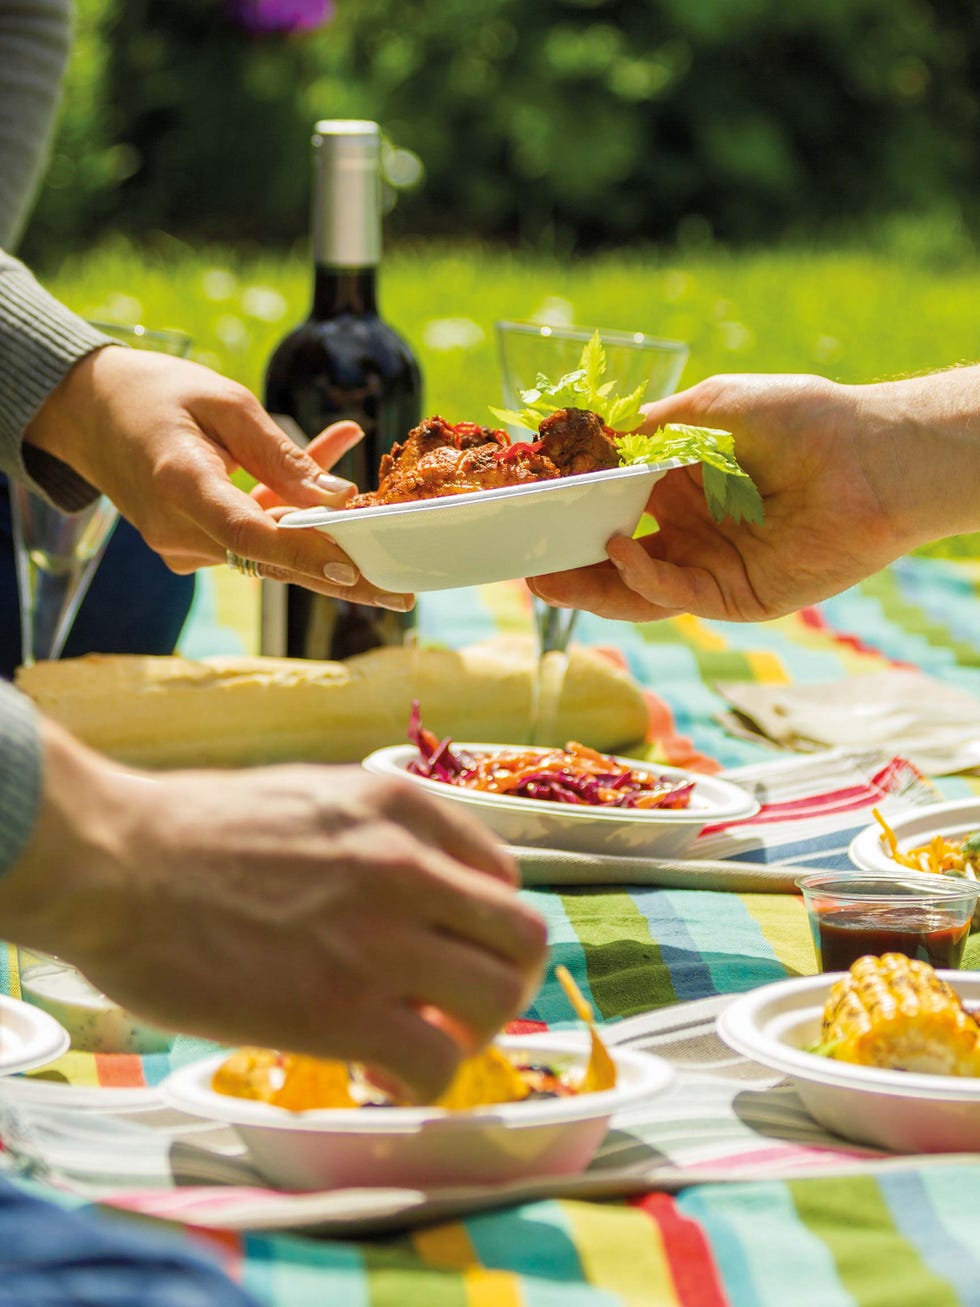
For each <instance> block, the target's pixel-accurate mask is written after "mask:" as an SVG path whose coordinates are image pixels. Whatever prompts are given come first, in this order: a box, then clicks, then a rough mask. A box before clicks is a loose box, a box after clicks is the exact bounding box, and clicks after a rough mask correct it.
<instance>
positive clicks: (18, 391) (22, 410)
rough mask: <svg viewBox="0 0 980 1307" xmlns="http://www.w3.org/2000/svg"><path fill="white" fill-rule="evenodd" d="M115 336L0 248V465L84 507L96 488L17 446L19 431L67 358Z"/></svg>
mask: <svg viewBox="0 0 980 1307" xmlns="http://www.w3.org/2000/svg"><path fill="white" fill-rule="evenodd" d="M113 343H114V342H113V341H112V340H111V339H110V337H108V336H106V335H103V333H102V332H101V331H96V330H95V329H94V327H90V326H89V325H88V323H87V322H86V321H85V320H84V319H83V318H79V317H78V316H76V314H74V313H72V312H71V311H70V310H69V309H67V308H65V306H64V305H63V304H61V303H60V302H59V301H58V300H56V299H55V298H54V296H53V295H49V294H48V292H47V291H46V290H44V289H43V288H42V287H41V286H40V285H39V284H38V282H37V281H36V280H35V279H34V277H33V276H31V274H30V272H29V271H28V270H27V268H25V267H24V265H23V264H22V263H20V262H19V261H18V260H17V259H15V258H12V257H11V256H10V255H9V254H4V253H3V251H2V250H0V471H3V472H6V473H7V474H8V475H9V476H12V477H14V478H15V479H17V480H27V481H28V482H30V483H31V484H32V486H33V488H34V489H35V490H38V491H40V492H41V493H42V494H44V495H47V496H48V497H49V498H50V499H52V500H53V501H54V502H55V503H56V504H57V505H58V506H59V508H64V509H68V510H74V509H79V508H84V507H85V505H86V504H88V503H91V501H92V500H93V499H94V498H95V496H96V493H97V492H96V490H95V489H94V487H93V486H91V485H89V483H88V482H87V481H85V480H83V479H82V478H81V477H80V476H78V474H77V473H75V472H73V471H72V469H71V468H70V467H69V466H68V465H67V463H63V462H62V461H61V460H60V459H58V458H53V457H52V456H51V455H50V454H44V453H43V452H42V451H40V450H37V449H35V448H33V447H32V446H25V447H23V448H22V446H21V437H22V435H23V432H24V428H25V427H26V426H27V424H28V423H29V422H30V420H31V418H32V417H33V416H34V414H35V413H36V412H37V410H38V409H39V408H40V407H41V405H42V404H43V402H44V401H45V399H47V397H48V395H49V394H50V393H51V391H52V390H54V388H55V386H57V384H58V382H59V381H61V379H62V378H63V377H64V376H65V374H66V373H67V372H68V370H69V369H70V368H71V367H72V365H73V364H75V363H77V362H78V360H79V359H80V358H83V357H84V356H85V355H86V354H89V353H91V351H92V350H93V349H98V348H99V347H100V346H102V345H111V344H113ZM25 460H26V461H25Z"/></svg>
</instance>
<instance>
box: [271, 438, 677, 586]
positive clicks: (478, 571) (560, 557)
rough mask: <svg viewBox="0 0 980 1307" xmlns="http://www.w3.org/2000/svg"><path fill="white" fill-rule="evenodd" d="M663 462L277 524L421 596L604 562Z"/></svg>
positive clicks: (322, 512)
mask: <svg viewBox="0 0 980 1307" xmlns="http://www.w3.org/2000/svg"><path fill="white" fill-rule="evenodd" d="M689 461H690V460H683V459H670V460H668V461H665V462H663V463H643V464H638V465H634V466H630V467H618V468H612V469H610V470H608V471H605V472H587V473H583V474H582V475H580V476H567V477H561V478H559V479H557V480H554V481H535V482H531V483H529V484H527V485H519V486H504V487H502V488H501V489H499V490H479V491H473V492H471V493H468V494H463V495H446V496H443V497H442V498H439V499H424V500H418V501H414V502H412V503H407V504H383V505H381V506H380V507H377V508H351V509H329V508H304V509H299V510H297V511H296V512H293V513H287V514H285V516H283V517H282V518H281V519H280V520H279V525H280V526H281V527H285V528H288V529H291V528H297V527H307V528H308V527H313V528H315V529H316V530H318V531H322V532H323V533H324V534H325V535H328V536H330V537H331V539H333V540H335V541H336V542H337V544H338V545H340V547H341V549H343V550H344V552H345V553H346V554H347V555H348V556H349V557H350V558H351V559H352V560H353V561H354V562H355V563H356V564H357V566H358V567H359V568H360V570H361V572H362V573H363V574H364V576H366V577H367V579H368V580H369V581H371V582H372V583H373V584H374V585H376V586H378V587H379V588H380V589H383V590H390V591H395V592H410V593H418V592H420V591H424V590H451V589H455V588H457V587H459V586H471V585H486V584H489V583H490V582H492V581H509V580H513V579H514V578H516V577H526V576H540V575H542V574H543V573H546V572H561V571H566V570H567V569H569V568H573V567H585V566H586V565H587V564H589V563H599V562H602V561H604V560H605V558H606V557H607V555H606V541H607V540H608V539H609V538H610V536H613V535H617V534H622V535H632V534H633V531H634V530H635V529H636V526H637V523H638V522H639V520H640V518H641V516H642V515H643V510H644V508H645V507H646V503H647V500H648V499H649V497H650V491H651V490H652V489H653V487H654V485H655V484H656V483H657V482H658V481H659V480H660V478H661V477H662V476H663V475H664V474H665V473H666V472H667V471H669V470H670V469H671V468H673V467H682V466H684V464H685V462H689Z"/></svg>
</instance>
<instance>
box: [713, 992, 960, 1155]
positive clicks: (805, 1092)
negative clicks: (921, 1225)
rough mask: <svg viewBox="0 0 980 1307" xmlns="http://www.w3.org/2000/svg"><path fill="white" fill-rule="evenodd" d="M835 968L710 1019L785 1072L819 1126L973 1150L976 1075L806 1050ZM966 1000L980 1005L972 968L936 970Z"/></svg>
mask: <svg viewBox="0 0 980 1307" xmlns="http://www.w3.org/2000/svg"><path fill="white" fill-rule="evenodd" d="M841 974H842V973H840V972H829V973H827V974H824V975H820V976H807V977H803V978H802V979H795V980H780V981H777V982H776V983H775V984H773V985H763V986H761V987H760V988H759V989H754V990H750V991H749V993H747V994H743V995H742V996H741V997H740V998H738V999H736V1000H735V1002H734V1003H732V1004H731V1006H730V1007H728V1008H726V1009H725V1011H724V1012H723V1013H722V1014H721V1016H720V1017H719V1018H718V1034H719V1035H720V1036H721V1038H722V1039H723V1040H724V1041H725V1043H726V1044H728V1046H729V1047H730V1048H733V1049H734V1050H735V1052H737V1053H741V1054H742V1055H743V1056H744V1057H748V1058H751V1059H752V1061H754V1062H761V1063H762V1065H763V1066H767V1067H772V1068H773V1070H775V1071H781V1072H782V1073H783V1074H784V1075H786V1076H789V1077H790V1079H791V1080H792V1081H793V1083H794V1085H795V1086H796V1090H797V1092H798V1093H799V1095H800V1098H801V1099H802V1101H803V1105H804V1106H805V1107H806V1109H807V1111H808V1112H809V1113H810V1115H811V1116H813V1117H814V1118H815V1119H816V1120H817V1121H819V1122H820V1124H821V1125H823V1126H825V1127H826V1129H828V1130H831V1131H833V1132H834V1133H835V1134H839V1135H843V1136H844V1137H845V1138H847V1139H853V1140H856V1141H857V1142H858V1143H863V1144H872V1145H874V1146H875V1147H878V1148H886V1149H890V1150H893V1151H895V1152H902V1153H958V1152H975V1151H977V1150H980V1079H978V1078H976V1077H974V1076H934V1075H917V1074H913V1073H910V1072H907V1071H885V1070H881V1069H879V1068H877V1067H865V1066H856V1065H852V1064H850V1063H848V1062H836V1061H834V1060H833V1058H828V1057H821V1056H819V1055H818V1054H816V1053H808V1052H806V1051H805V1050H806V1048H807V1046H809V1045H811V1044H814V1043H816V1042H817V1041H818V1039H819V1035H820V1021H821V1016H822V1014H823V1007H824V1003H825V1002H826V1000H827V995H828V993H829V992H830V987H831V985H832V984H833V983H834V981H835V980H838V979H839V978H840V976H841ZM937 974H938V975H939V976H941V977H942V979H943V980H945V981H946V982H947V983H948V984H949V985H951V986H952V987H953V989H955V990H956V992H957V993H958V994H959V995H960V997H961V998H962V999H963V1001H964V1002H965V1003H966V1005H967V1006H968V1007H971V1008H975V1007H976V1006H977V1005H980V975H976V974H971V973H970V972H965V971H939V972H937Z"/></svg>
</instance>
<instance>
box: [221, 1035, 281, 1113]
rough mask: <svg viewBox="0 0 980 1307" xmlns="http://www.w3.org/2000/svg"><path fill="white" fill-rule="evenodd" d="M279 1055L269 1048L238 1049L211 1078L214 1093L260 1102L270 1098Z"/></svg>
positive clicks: (273, 1089)
mask: <svg viewBox="0 0 980 1307" xmlns="http://www.w3.org/2000/svg"><path fill="white" fill-rule="evenodd" d="M278 1066H279V1054H278V1053H277V1052H276V1051H275V1050H274V1049H271V1048H239V1049H237V1050H236V1051H235V1052H234V1053H232V1054H230V1056H228V1057H226V1058H225V1060H224V1061H223V1062H222V1063H221V1065H220V1066H219V1067H218V1069H217V1071H215V1073H214V1075H213V1076H212V1077H211V1088H212V1089H213V1090H214V1092H215V1093H216V1094H227V1095H228V1096H229V1097H230V1098H252V1099H255V1100H256V1101H257V1102H260V1103H268V1102H270V1101H271V1098H272V1095H273V1094H274V1093H275V1088H274V1085H275V1084H276V1082H277V1079H276V1077H274V1076H273V1075H272V1072H273V1070H274V1069H276V1068H277V1067H278Z"/></svg>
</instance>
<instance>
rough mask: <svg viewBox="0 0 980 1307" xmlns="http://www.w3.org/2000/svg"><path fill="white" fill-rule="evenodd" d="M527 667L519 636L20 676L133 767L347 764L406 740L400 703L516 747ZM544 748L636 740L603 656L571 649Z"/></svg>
mask: <svg viewBox="0 0 980 1307" xmlns="http://www.w3.org/2000/svg"><path fill="white" fill-rule="evenodd" d="M536 668H537V658H536V656H535V651H534V647H533V643H532V641H531V639H530V638H525V637H520V636H514V637H498V638H495V639H493V640H489V641H486V642H484V643H482V644H474V645H470V646H469V647H467V648H464V649H461V650H455V651H454V650H446V649H375V650H372V651H371V652H370V653H365V654H358V655H357V656H355V657H353V658H348V659H346V660H345V661H344V662H314V661H310V660H306V659H280V658H259V657H212V658H205V659H202V660H200V661H192V660H189V659H186V658H178V657H141V656H137V655H108V654H90V655H87V656H86V657H83V658H71V659H64V660H61V661H57V662H48V663H37V664H35V665H34V666H33V667H26V668H19V669H18V671H17V674H16V683H17V685H18V686H19V688H20V689H21V690H23V691H24V693H25V694H27V695H29V696H30V698H31V699H33V700H34V702H35V703H36V704H37V705H38V707H39V708H40V709H41V710H42V712H44V713H46V714H47V715H48V716H50V717H52V718H54V719H55V720H56V721H58V722H60V723H62V724H63V725H64V726H66V727H67V728H68V729H69V730H70V731H72V732H73V733H74V734H75V735H76V736H78V737H79V738H80V739H82V740H84V741H85V742H86V743H88V744H90V745H91V746H92V747H93V748H96V749H98V750H100V751H101V752H103V753H106V754H108V755H110V756H111V757H113V758H116V759H118V760H119V761H120V762H125V763H129V764H131V765H134V766H143V767H155V768H168V767H184V766H246V765H253V764H258V763H269V762H283V761H298V760H308V761H320V762H359V761H360V760H361V759H362V758H363V757H364V756H365V755H366V754H368V753H370V752H371V751H372V750H373V749H377V748H380V747H382V746H383V745H388V744H401V743H403V742H404V740H405V733H406V729H407V726H408V719H409V713H410V711H411V706H412V702H413V700H416V699H417V700H418V701H419V704H420V706H421V711H422V718H423V721H424V722H425V724H426V726H428V727H429V728H430V729H431V730H433V731H435V732H436V734H438V735H449V736H451V737H452V738H453V739H455V740H458V741H465V740H470V741H474V742H475V741H487V742H491V743H502V744H520V743H524V742H525V741H526V738H527V730H528V721H529V715H530V711H531V704H532V692H533V688H534V677H535V671H536ZM548 720H549V724H550V725H551V730H552V731H553V733H554V736H555V738H554V740H553V741H549V742H551V743H555V744H564V743H565V742H566V741H567V740H579V741H581V742H582V743H583V744H588V745H591V746H592V747H593V748H597V749H601V750H603V751H604V752H613V751H615V750H617V749H623V748H628V747H629V746H631V745H635V744H637V743H638V742H639V741H641V740H642V739H643V737H644V735H645V733H646V728H647V709H646V704H645V702H644V698H643V694H642V691H641V690H640V688H639V687H638V686H637V685H636V684H635V683H634V682H633V681H632V680H631V679H630V677H629V676H628V675H627V674H626V673H625V672H623V671H622V670H620V669H619V668H618V667H616V666H615V665H614V664H613V663H612V661H611V660H610V659H608V658H607V657H606V656H605V655H603V654H602V653H600V652H598V651H596V650H592V649H587V648H583V647H579V646H574V647H573V648H572V649H571V651H570V653H569V657H568V665H567V669H566V671H565V675H564V678H563V680H562V681H561V684H560V689H559V693H558V696H557V703H556V705H551V706H550V708H549V717H548Z"/></svg>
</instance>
